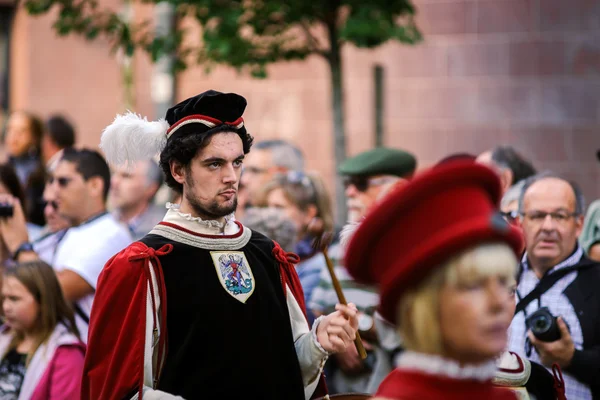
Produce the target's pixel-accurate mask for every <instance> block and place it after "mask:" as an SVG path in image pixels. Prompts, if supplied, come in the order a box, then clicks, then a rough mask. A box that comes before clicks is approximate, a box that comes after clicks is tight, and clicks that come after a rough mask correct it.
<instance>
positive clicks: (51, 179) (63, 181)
mask: <svg viewBox="0 0 600 400" xmlns="http://www.w3.org/2000/svg"><path fill="white" fill-rule="evenodd" d="M72 180H73V178H67V177H64V176H61V177H58V178H55V177H53V176H50V177H49V178H48V184H49V185H52V184H53V183H54V181H56V182H57V183H58V186H60V187H61V188H64V187H67V185H68V184H69V182H71V181H72Z"/></svg>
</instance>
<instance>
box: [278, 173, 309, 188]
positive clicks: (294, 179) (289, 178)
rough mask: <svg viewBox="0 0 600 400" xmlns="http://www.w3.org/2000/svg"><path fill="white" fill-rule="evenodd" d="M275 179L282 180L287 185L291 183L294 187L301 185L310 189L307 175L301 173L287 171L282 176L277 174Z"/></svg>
mask: <svg viewBox="0 0 600 400" xmlns="http://www.w3.org/2000/svg"><path fill="white" fill-rule="evenodd" d="M276 177H277V179H280V180H284V181H286V182H288V183H292V184H295V185H301V186H304V187H307V188H312V187H313V185H312V181H311V180H310V178H309V177H308V175H306V174H304V173H303V172H301V171H288V172H286V173H284V174H277V175H276Z"/></svg>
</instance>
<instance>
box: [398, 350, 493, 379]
mask: <svg viewBox="0 0 600 400" xmlns="http://www.w3.org/2000/svg"><path fill="white" fill-rule="evenodd" d="M397 368H398V369H401V370H411V371H419V372H423V373H426V374H428V375H437V376H445V377H448V378H452V379H460V380H476V381H482V382H484V381H488V380H490V379H492V378H493V377H494V376H495V375H496V369H497V367H496V361H495V360H490V361H488V362H485V363H482V364H477V365H476V364H473V365H464V366H461V365H460V364H459V363H458V362H457V361H454V360H450V359H447V358H443V357H441V356H437V355H432V354H424V353H417V352H415V351H409V350H407V351H404V352H402V353H401V354H400V355H399V356H398V358H397Z"/></svg>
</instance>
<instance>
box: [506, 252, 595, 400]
mask: <svg viewBox="0 0 600 400" xmlns="http://www.w3.org/2000/svg"><path fill="white" fill-rule="evenodd" d="M582 256H583V250H582V249H581V247H578V248H577V250H576V251H575V253H573V254H572V255H571V256H570V257H569V258H567V259H566V260H564V261H563V262H561V263H560V264H558V265H556V266H555V267H554V268H552V269H551V270H550V271H548V274H551V273H553V272H556V271H558V270H560V269H563V268H566V267H569V266H572V265H576V264H577V263H578V262H579V261H580V260H581V257H582ZM521 267H522V268H523V274H522V275H521V279H520V281H519V285H518V287H517V294H518V296H519V297H520V298H524V297H525V296H527V295H528V294H529V293H530V292H531V291H532V290H533V289H535V287H536V286H537V285H538V283H539V282H540V280H539V279H538V277H537V276H536V275H535V272H534V271H533V270H532V269H531V268H530V267H529V265H528V262H527V254H525V255H524V256H523V259H522V261H521ZM577 274H578V273H577V271H573V272H570V273H568V274H566V275H565V276H563V277H562V278H560V279H559V280H558V281H557V282H556V283H555V284H554V285H553V286H552V287H551V288H550V289H548V290H547V291H546V292H545V293H544V294H542V296H541V297H540V299H539V301H532V302H531V303H529V305H528V306H527V307H526V309H525V312H523V311H521V312H519V313H518V314H516V315H515V316H514V318H513V320H512V323H511V325H510V329H509V341H508V350H510V351H512V352H514V353H517V354H519V355H520V356H522V357H524V358H528V359H529V360H531V361H534V362H536V363H538V364H541V363H542V362H541V360H540V356H539V354H538V353H537V351H536V350H535V347H533V346H532V349H531V353H530V355H528V354H527V353H528V352H527V344H526V343H527V341H528V339H527V331H528V328H527V326H526V324H525V319H526V316H527V315H531V314H533V313H534V312H535V311H537V310H538V309H539V308H540V307H548V309H549V310H550V312H552V314H553V315H554V316H561V317H562V318H563V320H564V321H566V322H567V324H568V325H569V329H570V333H571V338H572V339H573V343H574V345H575V348H576V349H577V350H583V347H584V343H583V332H582V330H581V325H580V323H579V318H578V317H577V314H576V312H575V310H574V309H573V306H572V305H571V302H570V301H569V299H568V298H567V296H566V295H565V294H564V291H565V289H566V288H567V287H568V286H569V285H570V284H571V283H573V281H574V280H575V279H577ZM547 369H548V370H549V371H550V372H552V370H551V369H550V368H547ZM562 373H563V377H564V379H565V394H566V396H567V399H577V400H588V399H591V398H592V392H591V389H590V387H589V386H588V385H586V384H584V383H583V382H580V381H579V380H578V379H577V378H575V377H574V376H573V375H571V374H569V373H568V372H565V371H563V372H562Z"/></svg>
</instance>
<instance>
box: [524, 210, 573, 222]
mask: <svg viewBox="0 0 600 400" xmlns="http://www.w3.org/2000/svg"><path fill="white" fill-rule="evenodd" d="M548 215H549V216H550V219H552V221H554V222H556V223H557V224H564V223H566V222H567V221H568V220H570V219H571V218H573V217H577V216H579V213H576V212H567V211H554V212H545V211H529V212H526V213H521V216H523V217H524V218H526V219H528V220H529V221H531V222H532V223H534V224H542V223H543V222H544V221H545V220H546V218H547V217H548Z"/></svg>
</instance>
